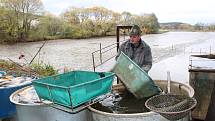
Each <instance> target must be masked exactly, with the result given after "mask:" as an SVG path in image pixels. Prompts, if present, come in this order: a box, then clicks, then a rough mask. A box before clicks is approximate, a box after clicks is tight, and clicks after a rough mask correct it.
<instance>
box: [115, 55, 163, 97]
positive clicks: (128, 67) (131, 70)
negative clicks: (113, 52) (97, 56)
mask: <svg viewBox="0 0 215 121" xmlns="http://www.w3.org/2000/svg"><path fill="white" fill-rule="evenodd" d="M113 72H114V73H115V74H116V75H117V77H118V78H119V79H120V80H121V81H122V82H123V83H124V85H125V86H126V87H127V89H128V90H129V91H130V92H131V93H133V94H134V96H135V97H136V98H143V97H150V96H153V95H156V94H159V93H160V92H161V90H160V89H159V87H158V86H156V85H155V83H154V81H153V80H152V79H151V78H150V77H149V76H148V74H147V73H146V72H145V71H144V70H142V69H141V68H140V67H139V66H138V65H137V64H136V63H135V62H133V61H132V60H131V59H130V58H129V57H128V56H126V55H125V54H124V53H123V52H121V54H120V56H119V57H118V59H117V62H116V64H115V66H114V68H113Z"/></svg>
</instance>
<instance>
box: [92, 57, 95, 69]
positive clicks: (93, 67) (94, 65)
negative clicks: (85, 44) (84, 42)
mask: <svg viewBox="0 0 215 121" xmlns="http://www.w3.org/2000/svg"><path fill="white" fill-rule="evenodd" d="M92 58H93V71H94V72H95V60H94V55H93V53H92Z"/></svg>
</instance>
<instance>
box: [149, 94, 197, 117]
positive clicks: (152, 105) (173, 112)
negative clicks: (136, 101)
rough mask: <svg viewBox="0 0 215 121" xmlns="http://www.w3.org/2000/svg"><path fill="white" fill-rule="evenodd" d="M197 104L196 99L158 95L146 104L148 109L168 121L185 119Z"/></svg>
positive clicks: (183, 96)
mask: <svg viewBox="0 0 215 121" xmlns="http://www.w3.org/2000/svg"><path fill="white" fill-rule="evenodd" d="M196 104H197V101H196V99H195V98H191V97H187V96H185V95H173V94H164V95H156V96H153V97H151V98H149V99H148V100H147V101H146V102H145V105H146V107H147V108H148V109H150V110H151V111H154V112H157V113H159V114H160V115H162V116H163V117H165V118H166V119H168V120H179V119H182V118H184V117H185V116H186V115H188V113H189V112H190V111H191V110H192V109H193V108H194V107H195V106H196Z"/></svg>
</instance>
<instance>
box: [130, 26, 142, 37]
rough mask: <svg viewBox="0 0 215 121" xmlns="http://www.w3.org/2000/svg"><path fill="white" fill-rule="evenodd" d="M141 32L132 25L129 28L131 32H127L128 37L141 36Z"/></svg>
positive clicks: (137, 27)
mask: <svg viewBox="0 0 215 121" xmlns="http://www.w3.org/2000/svg"><path fill="white" fill-rule="evenodd" d="M141 33H142V31H141V30H140V27H139V26H137V25H133V26H132V28H131V31H130V32H129V36H132V35H141Z"/></svg>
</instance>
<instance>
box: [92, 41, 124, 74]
mask: <svg viewBox="0 0 215 121" xmlns="http://www.w3.org/2000/svg"><path fill="white" fill-rule="evenodd" d="M124 41H125V39H124V40H123V41H120V42H124ZM120 42H116V43H113V44H110V45H107V46H105V47H102V44H101V43H100V44H99V49H98V50H96V51H94V52H92V61H93V71H95V69H96V67H98V66H101V65H102V64H104V63H105V62H107V61H109V60H110V59H112V58H114V57H115V56H116V54H114V55H113V54H112V55H111V53H110V54H109V55H111V56H110V57H108V58H106V59H104V56H103V55H104V54H105V53H108V52H111V50H113V49H116V51H115V52H117V44H118V43H120ZM96 54H99V64H96V57H98V56H96ZM97 60H98V59H97Z"/></svg>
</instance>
